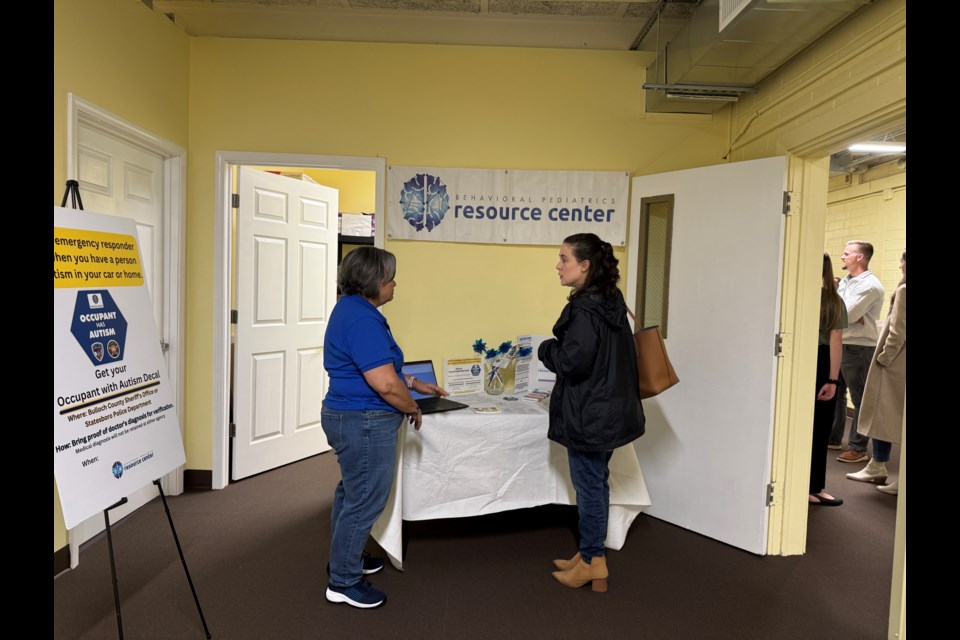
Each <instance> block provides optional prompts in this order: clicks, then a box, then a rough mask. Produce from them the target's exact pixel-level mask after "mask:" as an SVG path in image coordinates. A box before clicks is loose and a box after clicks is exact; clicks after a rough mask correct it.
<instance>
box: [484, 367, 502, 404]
mask: <svg viewBox="0 0 960 640" xmlns="http://www.w3.org/2000/svg"><path fill="white" fill-rule="evenodd" d="M501 370H502V367H495V366H493V365H492V364H491V363H489V362H484V363H483V390H484V391H486V392H487V393H489V394H490V395H492V396H498V395H500V394H502V393H503V377H502V376H501Z"/></svg>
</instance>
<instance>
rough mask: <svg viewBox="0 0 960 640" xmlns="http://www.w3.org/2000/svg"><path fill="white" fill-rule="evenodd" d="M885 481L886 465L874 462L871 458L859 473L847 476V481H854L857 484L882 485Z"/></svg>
mask: <svg viewBox="0 0 960 640" xmlns="http://www.w3.org/2000/svg"><path fill="white" fill-rule="evenodd" d="M886 479H887V465H886V463H884V462H876V461H874V459H873V458H870V462H868V463H867V466H865V467H864V468H863V469H861V470H860V471H857V472H856V473H848V474H847V480H856V481H857V482H874V483H876V484H883V483H884V482H885V481H886Z"/></svg>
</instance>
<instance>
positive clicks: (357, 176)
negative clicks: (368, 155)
mask: <svg viewBox="0 0 960 640" xmlns="http://www.w3.org/2000/svg"><path fill="white" fill-rule="evenodd" d="M256 168H257V169H261V170H263V171H282V172H284V173H305V174H307V176H309V177H310V178H312V179H314V180H316V181H317V182H318V183H319V184H322V185H323V186H325V187H332V188H334V189H336V190H337V191H339V192H340V212H341V213H363V212H373V211H374V210H375V209H376V208H377V174H376V172H375V171H344V170H341V169H311V168H291V167H256Z"/></svg>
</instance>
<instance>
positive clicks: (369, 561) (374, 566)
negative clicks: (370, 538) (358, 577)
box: [327, 551, 385, 576]
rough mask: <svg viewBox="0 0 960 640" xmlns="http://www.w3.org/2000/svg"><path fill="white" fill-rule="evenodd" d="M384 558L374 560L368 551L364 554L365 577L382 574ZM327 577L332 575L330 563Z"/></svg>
mask: <svg viewBox="0 0 960 640" xmlns="http://www.w3.org/2000/svg"><path fill="white" fill-rule="evenodd" d="M384 564H385V563H384V561H383V558H374V557H373V556H371V555H370V554H368V553H367V552H366V551H364V552H363V575H365V576H369V575H373V574H374V573H380V572H381V571H383V567H384ZM327 575H330V563H329V562H328V563H327Z"/></svg>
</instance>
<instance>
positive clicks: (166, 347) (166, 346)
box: [160, 340, 170, 353]
mask: <svg viewBox="0 0 960 640" xmlns="http://www.w3.org/2000/svg"><path fill="white" fill-rule="evenodd" d="M167 351H170V343H169V342H164V341H163V340H161V341H160V352H161V353H166V352H167Z"/></svg>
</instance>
